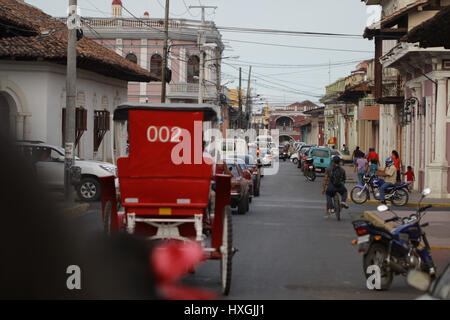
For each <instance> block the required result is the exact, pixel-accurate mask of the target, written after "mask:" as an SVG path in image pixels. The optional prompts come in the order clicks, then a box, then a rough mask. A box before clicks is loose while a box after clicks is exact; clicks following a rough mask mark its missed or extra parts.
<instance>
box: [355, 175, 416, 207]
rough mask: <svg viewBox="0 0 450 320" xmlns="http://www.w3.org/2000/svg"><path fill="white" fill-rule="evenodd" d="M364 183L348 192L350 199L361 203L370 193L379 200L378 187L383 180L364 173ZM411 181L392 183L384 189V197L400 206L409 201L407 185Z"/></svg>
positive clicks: (367, 198)
mask: <svg viewBox="0 0 450 320" xmlns="http://www.w3.org/2000/svg"><path fill="white" fill-rule="evenodd" d="M363 179H364V185H363V186H361V185H356V186H355V187H353V189H352V191H351V192H350V197H351V199H352V201H353V202H354V203H356V204H363V203H365V202H366V201H367V200H369V199H370V194H372V195H373V197H374V198H375V199H376V200H380V187H381V186H382V185H383V183H384V180H383V179H381V178H380V177H377V176H376V175H372V176H369V175H365V176H364V178H363ZM410 183H411V182H406V183H402V184H399V185H394V186H392V187H390V188H388V189H386V193H385V199H386V201H391V202H392V204H393V205H395V206H398V207H402V206H405V205H406V204H407V203H408V201H409V194H408V185H409V184H410Z"/></svg>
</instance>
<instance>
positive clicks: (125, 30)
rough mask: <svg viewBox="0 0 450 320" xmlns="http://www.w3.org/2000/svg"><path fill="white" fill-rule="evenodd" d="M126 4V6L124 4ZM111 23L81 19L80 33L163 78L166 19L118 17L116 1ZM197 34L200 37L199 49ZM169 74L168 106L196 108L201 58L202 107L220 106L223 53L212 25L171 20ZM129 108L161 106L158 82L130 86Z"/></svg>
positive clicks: (120, 10)
mask: <svg viewBox="0 0 450 320" xmlns="http://www.w3.org/2000/svg"><path fill="white" fill-rule="evenodd" d="M124 2H125V0H124ZM111 11H112V14H111V17H109V18H104V17H84V18H83V21H84V27H83V31H84V33H85V34H86V35H87V36H89V37H91V38H93V39H95V41H97V42H98V43H100V44H101V45H103V46H105V47H107V48H109V49H111V50H112V51H114V52H116V53H117V54H118V55H120V56H122V57H124V58H126V59H128V60H129V61H132V62H133V63H135V64H137V65H139V66H140V67H141V68H143V69H145V70H147V71H150V72H151V73H152V74H155V75H156V76H157V77H158V78H159V79H160V78H161V72H162V64H163V46H164V36H165V34H164V19H160V18H153V17H150V14H149V13H148V12H145V13H142V14H140V15H139V17H137V18H125V17H123V16H122V13H123V5H122V1H121V0H114V1H113V2H112V8H111ZM200 32H204V36H203V37H202V39H203V40H204V41H201V42H202V45H201V46H199V44H200V42H199V40H200V38H199V34H200ZM168 37H169V47H168V48H169V59H168V68H169V69H170V70H171V72H172V79H171V81H170V83H169V84H168V85H167V99H166V102H174V103H176V102H180V103H197V102H198V98H199V94H200V91H199V90H200V86H199V78H200V71H201V66H200V60H201V59H200V55H201V52H203V55H204V79H205V82H204V88H203V96H204V101H205V102H212V103H218V102H219V99H220V97H219V94H220V91H221V88H220V65H221V56H222V52H223V50H224V44H223V43H222V37H221V35H220V33H219V31H218V30H217V28H216V26H215V24H214V23H213V22H210V21H205V22H204V23H202V22H201V21H196V20H186V19H169V32H168ZM128 101H129V102H141V103H142V102H161V82H160V81H155V82H151V83H138V82H130V83H129V84H128Z"/></svg>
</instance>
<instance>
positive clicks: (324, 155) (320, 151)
mask: <svg viewBox="0 0 450 320" xmlns="http://www.w3.org/2000/svg"><path fill="white" fill-rule="evenodd" d="M308 157H310V158H313V165H314V169H315V170H316V171H320V172H322V173H324V172H325V170H326V169H327V168H328V167H329V166H330V165H331V150H330V149H329V148H326V147H312V148H311V149H309V152H308Z"/></svg>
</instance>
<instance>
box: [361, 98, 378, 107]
mask: <svg viewBox="0 0 450 320" xmlns="http://www.w3.org/2000/svg"><path fill="white" fill-rule="evenodd" d="M377 105H378V104H377V101H376V100H375V98H364V99H363V106H364V107H374V106H377Z"/></svg>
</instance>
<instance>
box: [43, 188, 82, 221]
mask: <svg viewBox="0 0 450 320" xmlns="http://www.w3.org/2000/svg"><path fill="white" fill-rule="evenodd" d="M51 197H52V198H53V199H54V200H55V203H56V206H57V208H58V210H59V211H60V212H61V213H63V214H64V215H69V216H73V215H79V214H82V213H84V212H86V211H88V210H89V208H90V204H89V203H87V202H81V201H79V200H77V197H76V195H75V196H74V200H72V201H70V202H67V201H65V200H64V194H63V193H62V192H52V193H51Z"/></svg>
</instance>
